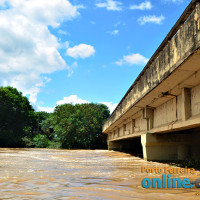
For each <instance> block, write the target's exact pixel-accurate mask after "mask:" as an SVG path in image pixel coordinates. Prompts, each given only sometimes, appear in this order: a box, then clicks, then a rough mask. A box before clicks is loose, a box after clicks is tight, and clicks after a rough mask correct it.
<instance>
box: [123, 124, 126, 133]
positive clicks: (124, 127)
mask: <svg viewBox="0 0 200 200" xmlns="http://www.w3.org/2000/svg"><path fill="white" fill-rule="evenodd" d="M125 132H126V124H123V135H125Z"/></svg>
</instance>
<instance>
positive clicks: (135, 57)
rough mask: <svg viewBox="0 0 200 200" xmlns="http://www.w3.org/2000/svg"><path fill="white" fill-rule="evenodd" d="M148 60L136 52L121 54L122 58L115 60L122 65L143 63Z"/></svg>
mask: <svg viewBox="0 0 200 200" xmlns="http://www.w3.org/2000/svg"><path fill="white" fill-rule="evenodd" d="M147 62H148V58H146V57H144V56H143V55H141V54H139V53H136V54H131V55H127V56H123V59H120V60H119V61H117V62H115V63H116V64H117V65H119V66H122V65H124V64H130V65H145V64H146V63H147Z"/></svg>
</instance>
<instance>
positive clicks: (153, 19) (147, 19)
mask: <svg viewBox="0 0 200 200" xmlns="http://www.w3.org/2000/svg"><path fill="white" fill-rule="evenodd" d="M164 19H165V17H164V16H163V15H160V16H155V15H148V16H143V17H140V18H139V19H138V22H139V23H140V24H141V25H144V24H146V23H154V24H162V21H163V20H164Z"/></svg>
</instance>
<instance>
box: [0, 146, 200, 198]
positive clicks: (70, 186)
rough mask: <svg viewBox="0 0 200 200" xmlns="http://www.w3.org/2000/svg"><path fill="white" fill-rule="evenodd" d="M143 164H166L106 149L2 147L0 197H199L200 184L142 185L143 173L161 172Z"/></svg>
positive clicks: (157, 175)
mask: <svg viewBox="0 0 200 200" xmlns="http://www.w3.org/2000/svg"><path fill="white" fill-rule="evenodd" d="M142 166H146V167H149V168H153V167H159V168H164V167H165V166H167V165H166V164H162V163H156V162H147V161H144V160H142V159H141V158H138V157H134V156H132V155H130V154H126V153H121V152H114V151H107V150H49V149H0V199H14V200H18V199H19V200H21V199H27V200H29V199H47V200H50V199H60V200H61V199H62V200H63V199H77V200H79V199H80V200H81V199H85V200H86V199H88V200H90V199H94V200H102V199H116V200H118V199H119V200H128V199H153V200H154V199H159V200H160V199H170V200H171V199H179V200H180V199H200V188H199V189H198V188H193V189H184V188H179V189H175V188H170V189H152V188H151V189H150V188H148V189H145V188H143V187H142V185H141V181H142V179H143V178H146V177H161V174H155V173H153V174H151V173H149V174H147V173H142V171H141V167H142ZM178 177H181V178H184V177H187V178H190V179H194V180H195V179H197V178H200V173H199V171H196V172H195V174H181V175H180V174H179V175H178Z"/></svg>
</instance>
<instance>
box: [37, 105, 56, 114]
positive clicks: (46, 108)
mask: <svg viewBox="0 0 200 200" xmlns="http://www.w3.org/2000/svg"><path fill="white" fill-rule="evenodd" d="M36 108H37V110H38V111H45V112H48V113H52V112H53V111H54V107H53V108H52V107H42V106H37V107H36Z"/></svg>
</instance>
